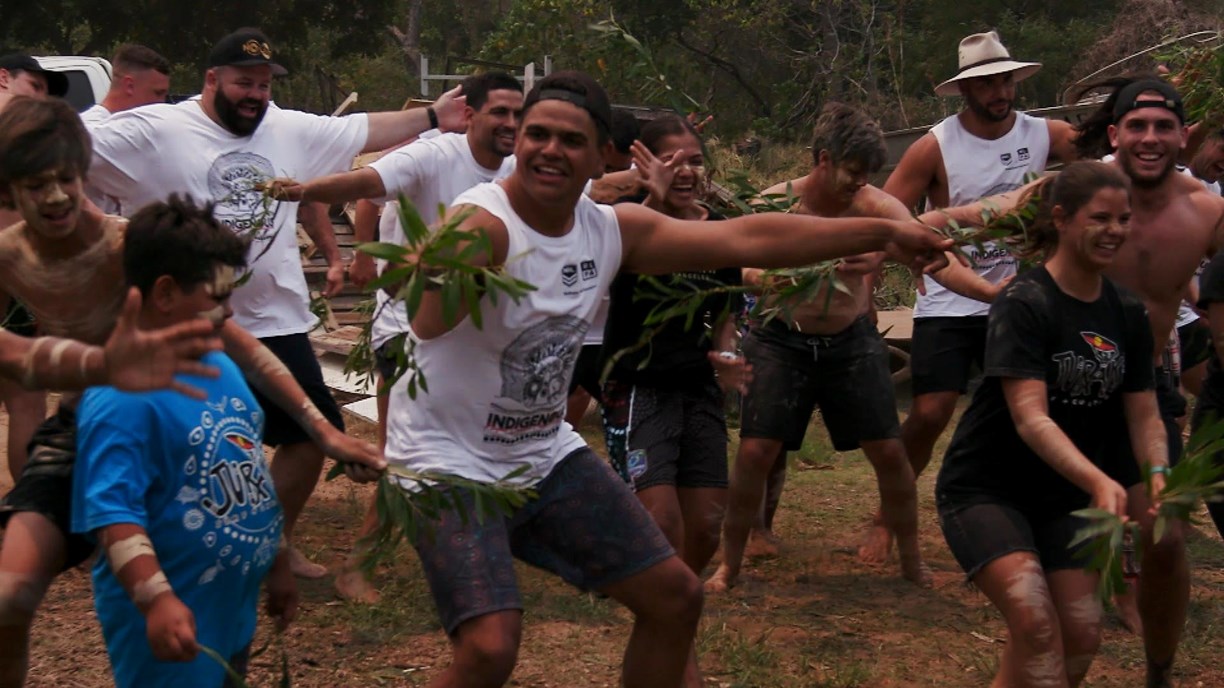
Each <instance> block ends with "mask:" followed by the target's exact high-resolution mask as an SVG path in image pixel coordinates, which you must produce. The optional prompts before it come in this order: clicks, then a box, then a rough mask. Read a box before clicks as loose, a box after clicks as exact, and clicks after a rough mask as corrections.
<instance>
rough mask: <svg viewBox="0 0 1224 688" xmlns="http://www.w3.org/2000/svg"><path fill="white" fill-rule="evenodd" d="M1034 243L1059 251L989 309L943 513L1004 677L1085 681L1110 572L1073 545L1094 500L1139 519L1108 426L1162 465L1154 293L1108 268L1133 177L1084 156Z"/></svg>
mask: <svg viewBox="0 0 1224 688" xmlns="http://www.w3.org/2000/svg"><path fill="white" fill-rule="evenodd" d="M1033 193H1035V194H1037V198H1038V199H1040V200H1039V204H1040V209H1039V211H1038V215H1037V218H1036V220H1035V221H1034V223H1033V226H1032V227H1030V228H1029V230H1028V244H1027V245H1026V246H1024V247H1023V250H1022V253H1023V254H1026V255H1027V256H1029V257H1043V256H1044V257H1045V262H1044V264H1043V265H1041V266H1039V267H1036V268H1033V269H1031V270H1029V271H1028V272H1026V273H1024V274H1022V275H1020V276H1019V277H1017V278H1016V279H1015V280H1014V281H1013V282H1012V283H1011V284H1010V285H1009V286H1008V287H1007V288H1006V289H1004V291H1003V292H1002V294H1001V295H1000V297H999V298H998V299H997V300H996V301H995V302H994V304H993V306H992V307H991V310H990V316H989V325H988V330H987V339H986V363H985V379H984V380H983V382H982V385H981V387H979V388H978V390H977V392H976V394H975V395H974V397H973V401H972V403H971V404H970V406H969V408H968V410H966V411H965V414H964V416H963V417H962V418H961V421H960V425H959V426H958V427H957V428H956V433H955V435H954V436H953V438H952V442H951V444H950V446H949V447H948V452H947V454H946V456H945V457H944V463H943V467H942V469H941V470H940V472H939V478H938V481H937V484H936V493H935V494H936V502H937V504H938V507H939V514H940V523H941V525H942V528H943V532H944V537H945V538H946V539H947V541H948V546H949V548H950V549H951V550H952V553H953V555H955V557H956V559H957V561H958V562H959V563H960V565H961V567H962V568H964V570H965V572H966V574H967V576H968V578H969V580H971V581H972V582H973V583H974V584H975V585H976V586H977V587H978V588H979V589H981V590H982V592H984V593H985V594H986V596H987V597H988V598H989V599H990V601H991V602H992V603H993V604H994V605H995V606H996V607H998V609H999V611H1001V612H1002V613H1003V616H1004V617H1005V619H1006V621H1007V625H1008V631H1009V634H1010V638H1009V639H1008V642H1007V645H1006V646H1005V648H1004V650H1003V657H1002V658H1001V660H1000V662H999V674H998V676H997V677H996V679H995V682H996V684H1000V685H1009V686H1075V685H1078V684H1079V683H1080V681H1081V680H1083V678H1084V676H1085V674H1087V672H1088V668H1089V666H1090V665H1091V663H1092V659H1093V656H1094V655H1095V653H1096V650H1097V647H1098V646H1099V644H1100V623H1101V607H1100V604H1099V601H1098V599H1097V596H1096V586H1097V578H1098V577H1097V575H1096V574H1094V573H1089V572H1088V571H1086V570H1085V569H1084V567H1085V566H1086V564H1087V559H1086V558H1085V556H1084V553H1083V551H1082V550H1081V549H1078V548H1076V549H1073V548H1071V547H1069V544H1070V542H1071V541H1072V539H1073V538H1074V536H1075V533H1076V532H1077V531H1078V530H1079V529H1080V528H1082V527H1083V526H1084V525H1085V524H1086V522H1085V521H1084V520H1083V519H1080V518H1078V517H1076V516H1072V515H1071V514H1072V512H1074V511H1076V510H1077V509H1081V508H1085V507H1088V506H1093V507H1096V508H1099V509H1104V510H1106V511H1109V512H1110V513H1113V514H1117V515H1118V516H1121V517H1123V518H1125V517H1126V513H1127V512H1126V494H1127V493H1126V488H1128V487H1131V485H1130V484H1120V483H1119V480H1121V481H1122V483H1128V482H1131V481H1132V480H1133V479H1132V478H1129V477H1127V476H1133V475H1136V471H1135V470H1134V468H1133V467H1127V466H1122V465H1118V464H1120V463H1121V461H1120V460H1119V459H1118V458H1117V454H1116V452H1110V451H1109V447H1110V444H1109V442H1108V439H1109V437H1110V436H1111V435H1112V434H1113V433H1117V432H1118V431H1119V429H1121V428H1127V430H1128V432H1129V433H1130V437H1131V439H1132V441H1133V444H1134V446H1135V447H1136V448H1143V449H1142V450H1141V451H1140V452H1139V454H1140V456H1138V457H1137V458H1138V459H1139V461H1140V462H1145V463H1148V464H1149V465H1151V466H1152V467H1153V470H1164V467H1165V466H1166V464H1167V452H1166V448H1165V445H1164V442H1165V439H1164V438H1165V435H1164V430H1163V426H1162V425H1161V422H1160V418H1159V416H1158V414H1157V409H1156V398H1155V393H1154V388H1155V380H1154V378H1153V372H1152V366H1151V360H1152V347H1153V344H1152V342H1153V339H1152V332H1151V327H1150V325H1149V322H1148V318H1147V313H1146V309H1145V308H1144V306H1143V303H1142V302H1141V301H1140V300H1139V299H1138V298H1137V297H1135V296H1134V295H1133V294H1131V293H1130V292H1128V291H1125V290H1124V289H1122V288H1121V287H1118V286H1117V285H1115V284H1114V283H1113V282H1112V281H1111V280H1109V279H1107V278H1105V277H1103V276H1102V274H1101V273H1102V271H1103V270H1105V269H1106V268H1107V267H1108V266H1109V265H1110V264H1111V262H1112V261H1113V259H1114V256H1115V255H1116V254H1117V252H1118V249H1119V247H1120V246H1121V245H1122V244H1123V242H1125V241H1126V238H1127V234H1128V232H1129V228H1128V222H1129V220H1130V213H1131V211H1130V200H1129V183H1128V181H1127V179H1126V177H1125V176H1124V174H1123V173H1122V172H1121V171H1120V170H1118V169H1117V168H1116V167H1113V166H1110V165H1107V164H1104V163H1098V162H1076V163H1072V164H1071V165H1069V166H1068V167H1067V168H1066V169H1065V170H1064V171H1063V172H1061V173H1060V174H1058V175H1056V176H1053V177H1050V178H1048V179H1046V180H1045V181H1044V182H1043V183H1041V184H1040V185H1039V186H1037V187H1035V189H1034V190H1033Z"/></svg>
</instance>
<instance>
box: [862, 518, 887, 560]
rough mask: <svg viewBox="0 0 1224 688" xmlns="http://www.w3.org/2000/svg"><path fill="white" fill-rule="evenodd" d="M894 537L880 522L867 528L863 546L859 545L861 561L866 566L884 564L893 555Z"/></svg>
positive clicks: (875, 522)
mask: <svg viewBox="0 0 1224 688" xmlns="http://www.w3.org/2000/svg"><path fill="white" fill-rule="evenodd" d="M892 546H893V536H892V532H891V531H890V530H888V528H887V527H885V526H884V524H883V523H881V522H880V521H879V520H875V521H873V522H872V523H871V525H869V526H867V530H866V532H864V533H863V544H861V545H859V551H858V555H859V561H861V562H863V563H864V564H883V563H884V562H886V561H888V557H889V555H891V554H892Z"/></svg>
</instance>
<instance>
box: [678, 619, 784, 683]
mask: <svg viewBox="0 0 1224 688" xmlns="http://www.w3.org/2000/svg"><path fill="white" fill-rule="evenodd" d="M769 636H770V630H765V631H763V632H761V633H759V634H756V635H748V634H745V633H742V632H740V631H738V630H736V629H734V628H731V627H729V626H727V625H726V624H719V625H713V624H708V625H707V626H706V627H705V628H704V629H703V632H702V634H701V637H699V639H698V648H699V651H700V652H701V654H702V655H703V656H707V657H716V658H717V662H718V665H719V669H718V670H714V669H707V670H706V673H707V674H709V675H712V676H718V677H720V678H722V677H725V678H726V679H727V680H729V681H730V683H729V684H728V685H729V686H730V688H775V687H776V688H782V687H783V686H786V685H788V683H787V682H786V681H784V679H785V677H784V676H782V675H780V674H781V672H780V671H779V669H780V666H779V657H778V654H777V652H775V651H774V650H773V648H772V643H771V642H770V638H769Z"/></svg>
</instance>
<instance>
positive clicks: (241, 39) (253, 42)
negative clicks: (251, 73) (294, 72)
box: [208, 28, 289, 76]
mask: <svg viewBox="0 0 1224 688" xmlns="http://www.w3.org/2000/svg"><path fill="white" fill-rule="evenodd" d="M256 65H268V66H270V67H272V74H273V75H274V76H285V75H286V74H288V73H289V70H287V69H285V68H284V67H282V66H280V65H279V64H277V63H275V62H273V61H272V44H271V43H269V42H268V37H267V36H265V35H264V33H263V32H262V31H260V30H259V29H250V28H246V29H238V30H237V31H235V32H233V33H231V34H230V35H228V36H226V37H225V38H222V39H221V40H219V41H217V44H216V45H214V46H213V49H212V52H210V53H208V68H209V69H211V68H213V67H252V66H256Z"/></svg>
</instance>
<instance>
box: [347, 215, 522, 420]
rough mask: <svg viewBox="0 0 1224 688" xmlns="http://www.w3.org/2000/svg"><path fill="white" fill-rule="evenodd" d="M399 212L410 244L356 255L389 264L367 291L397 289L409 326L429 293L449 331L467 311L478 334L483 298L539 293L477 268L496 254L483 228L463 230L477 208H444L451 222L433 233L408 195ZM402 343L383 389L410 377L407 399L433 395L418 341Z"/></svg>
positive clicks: (396, 303) (501, 269)
mask: <svg viewBox="0 0 1224 688" xmlns="http://www.w3.org/2000/svg"><path fill="white" fill-rule="evenodd" d="M396 210H397V212H398V213H399V217H400V224H401V226H402V227H403V228H404V236H405V239H406V244H405V245H403V246H400V245H398V244H389V243H384V242H372V243H367V244H362V245H360V246H358V247H357V250H359V251H362V252H363V253H367V254H369V255H371V256H373V257H375V258H380V259H382V260H385V261H387V269H386V270H385V271H384V272H383V274H382V275H380V276H379V277H377V278H376V279H374V280H371V281H370V284H369V286H368V288H369V289H371V290H374V289H382V288H384V287H395V288H396V294H395V298H394V299H392V300H391V301H389V302H388V307H400V304H402V307H403V308H404V309H405V311H406V313H407V316H408V320H409V321H411V320H412V318H413V317H415V316H416V314H417V312H418V311H419V310H420V306H421V299H422V298H423V297H424V295H425V292H426V291H437V292H438V293H439V295H440V300H441V305H442V320H443V322H444V323H445V324H446V325H447V326H448V327H450V326H453V325H454V324H455V323H457V322H458V321H459V320H460V318H461V314H462V311H466V315H467V317H469V318H471V320H472V324H473V325H474V326H475V327H476V329H481V328H482V327H483V316H482V314H481V303H480V302H481V300H482V299H485V298H487V299H488V300H489V302H490V303H492V304H494V305H496V304H497V299H498V298H499V295H500V297H504V298H509V299H511V300H513V301H514V302H515V303H518V302H519V300H520V299H522V298H523V297H524V296H526V295H527V293H529V292H531V291H534V290H535V286H533V285H531V284H529V283H527V282H524V281H523V280H520V279H518V278H515V277H513V276H511V275H510V274H509V273H508V272H507V271H506V268H505V266H504V265H498V266H488V265H477V264H475V263H476V261H477V260H478V259H479V258H481V257H484V258H488V257H490V256H492V255H493V244H492V241H491V240H490V239H489V235H488V232H486V231H485V230H484V229H481V228H476V229H463V228H462V226H463V223H464V222H465V221H466V220H467V219H468V218H469V217H471V216H472V214H473V213H474V212H475V208H467V209H465V210H462V211H460V212H458V213H455V214H453V215H451V216H449V217H447V216H446V213H445V208H439V216H440V217H445V218H446V219H445V220H444V221H442V222H441V223H440V224H439V226H437V227H436V228H434V229H432V230H431V229H430V228H429V227H428V226H426V224H425V222H424V221H423V220H422V219H421V216H420V213H418V212H417V210H416V207H415V206H413V205H412V203H411V202H410V201H409V200H408V199H407V198H405V197H404V196H400V197H399V201H398V204H397V208H396ZM514 258H515V257H512V258H511V259H510V260H513V259H514ZM397 285H398V286H397ZM402 341H403V344H402V345H401V346H399V347H397V348H396V350H395V353H396V357H397V359H398V360H397V365H396V370H395V373H394V374H393V375H392V376H391V377H390V378H388V380H387V381H386V382H385V383H384V384H385V385H386V386H387V387H389V386H390V385H393V384H395V382H397V381H398V380H399V379H400V378H401V377H403V376H404V375H408V376H409V377H408V396H409V397H411V398H413V399H415V398H416V394H417V389H418V387H419V388H420V389H421V390H423V391H425V392H428V391H429V386H428V382H427V381H426V379H425V375H424V373H423V371H422V370H421V368H420V366H419V365H418V364H417V361H416V356H415V350H416V341H415V340H414V339H412V338H411V337H405V338H404V339H403V340H402Z"/></svg>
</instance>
